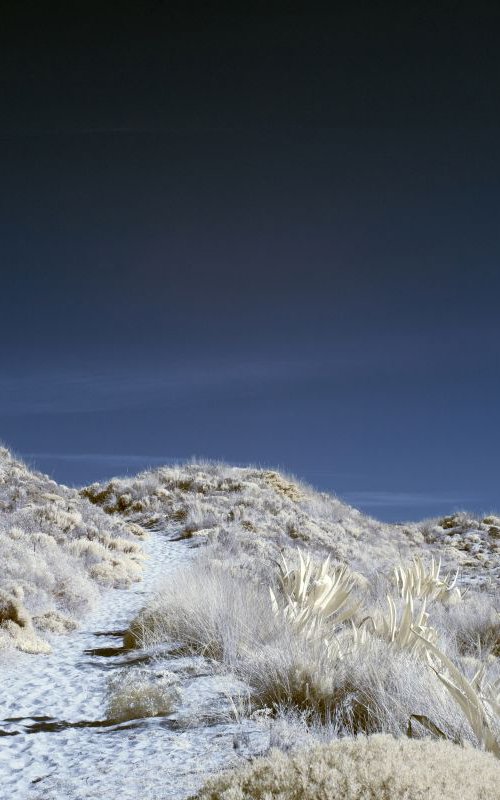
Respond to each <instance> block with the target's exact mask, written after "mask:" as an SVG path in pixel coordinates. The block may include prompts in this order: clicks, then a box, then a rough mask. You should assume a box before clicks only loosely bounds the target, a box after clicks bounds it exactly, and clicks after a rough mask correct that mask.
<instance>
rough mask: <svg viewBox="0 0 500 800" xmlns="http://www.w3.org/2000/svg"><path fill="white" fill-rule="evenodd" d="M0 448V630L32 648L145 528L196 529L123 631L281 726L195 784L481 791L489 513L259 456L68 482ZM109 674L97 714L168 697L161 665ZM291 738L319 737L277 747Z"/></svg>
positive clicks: (491, 546)
mask: <svg viewBox="0 0 500 800" xmlns="http://www.w3.org/2000/svg"><path fill="white" fill-rule="evenodd" d="M0 466H1V470H2V471H1V477H0V503H1V511H2V516H1V518H0V556H1V557H2V558H3V560H4V561H5V564H6V568H5V570H4V572H3V573H2V576H1V582H0V643H1V642H2V639H3V641H4V643H5V642H8V641H11V642H14V643H15V645H16V646H17V647H19V648H21V649H25V650H28V651H29V652H47V650H48V645H47V643H46V641H45V640H44V638H43V634H44V632H51V633H64V632H65V631H68V630H70V629H72V627H74V625H75V624H76V620H77V618H78V616H79V615H80V614H81V613H83V611H84V610H85V609H86V608H88V607H89V606H90V605H91V604H92V603H93V602H94V599H95V598H96V587H97V586H98V585H99V584H100V585H107V586H122V587H125V586H127V585H129V584H130V582H131V581H133V580H136V579H138V578H139V577H140V561H141V548H140V544H139V542H138V538H140V537H141V536H143V535H145V529H151V530H155V529H158V530H163V531H166V532H167V534H168V535H170V536H171V537H172V538H177V539H181V540H182V539H191V540H192V541H193V542H194V543H196V544H200V545H204V546H203V547H200V549H199V550H197V552H196V557H195V558H194V560H190V561H189V563H188V564H187V565H186V566H183V567H182V568H180V569H179V570H178V571H177V572H176V573H174V574H173V575H171V576H170V577H169V579H168V580H166V581H165V583H164V584H163V586H162V587H161V588H160V590H159V591H158V593H157V594H156V595H155V596H154V597H153V598H152V599H150V601H149V602H148V603H147V604H146V606H145V607H144V608H143V609H142V611H141V612H140V613H139V614H138V615H137V617H136V618H135V619H134V620H132V621H131V623H130V626H129V629H128V630H127V632H126V634H125V638H124V644H125V645H126V646H127V647H129V648H133V647H143V646H155V645H158V644H161V643H164V642H169V643H172V642H174V643H176V645H177V647H176V652H177V653H179V654H181V655H186V654H196V655H200V656H203V657H204V659H205V662H206V663H207V664H208V665H209V668H211V670H212V672H213V673H214V674H215V673H217V674H221V673H222V674H226V675H227V676H228V677H229V676H230V677H232V678H236V679H237V681H239V682H240V683H241V685H243V686H244V687H246V689H245V691H247V690H248V696H247V700H246V701H245V702H246V703H247V707H246V708H245V714H246V715H256V716H257V717H259V718H261V719H267V720H270V721H271V722H270V724H271V726H278V727H279V726H280V725H282V726H283V730H284V729H285V728H286V727H287V725H288V727H289V730H291V729H292V727H293V726H291V725H289V720H292V719H300V726H298V725H295V727H293V730H294V735H293V738H294V745H293V748H292V750H293V751H294V753H293V754H292V755H284V754H282V753H278V752H274V753H273V754H272V755H271V756H270V757H269V758H268V759H267V760H264V761H257V762H255V764H254V765H250V766H248V767H245V768H243V769H241V770H239V771H236V772H235V773H232V774H231V775H228V776H219V777H217V778H214V779H213V781H212V782H210V783H209V784H208V785H207V787H206V788H205V789H204V790H202V792H201V793H200V794H199V796H198V797H199V798H200V800H202V799H203V800H216V798H219V797H220V798H221V800H222V798H224V800H233V798H234V800H244V798H247V797H248V798H250V797H251V798H259V797H262V799H263V800H264V798H267V797H270V796H273V797H276V798H283V800H293V798H295V797H297V798H299V797H300V798H304V799H305V800H306V799H307V798H308V797H311V800H312V798H313V797H314V800H318V798H320V797H323V796H324V797H325V798H326V797H330V796H332V797H334V796H337V795H335V791H337V786H338V787H339V791H340V789H342V792H343V794H339V795H338V796H339V797H345V798H347V797H349V798H352V800H356V798H358V797H359V798H360V800H361V798H365V797H366V798H368V797H376V798H377V800H383V798H386V797H387V798H389V797H390V798H398V797H401V798H403V797H404V798H406V799H407V800H413V798H415V800H417V798H418V800H420V799H421V798H424V797H425V798H433V797H436V798H438V797H439V798H442V797H444V796H453V793H454V792H456V791H458V788H457V787H459V788H460V791H461V793H462V795H463V794H464V789H467V788H468V787H469V785H470V787H471V789H470V792H469V794H467V797H468V798H469V797H470V798H471V800H472V799H473V798H476V797H477V798H478V800H479V798H482V800H489V798H490V797H491V798H492V799H493V797H495V798H496V797H497V794H493V793H492V792H493V790H494V788H495V787H496V786H497V781H498V777H499V776H498V769H499V766H498V761H497V760H495V759H494V756H497V755H500V614H499V608H500V603H499V598H498V577H499V573H500V537H499V536H498V535H497V530H500V519H499V518H498V517H495V516H494V515H490V516H489V517H485V518H482V519H476V518H473V517H470V516H468V515H466V514H463V513H461V514H456V515H453V516H450V517H446V518H443V519H436V520H430V521H429V520H427V521H425V522H423V523H422V524H420V525H418V524H413V523H412V524H408V525H388V524H384V523H380V522H377V521H376V520H373V519H370V518H368V517H366V516H364V515H363V514H361V513H360V512H358V511H356V510H355V509H353V508H351V507H350V506H348V505H346V504H344V503H342V502H341V501H340V500H338V499H337V498H335V497H332V496H329V495H326V494H321V493H317V492H314V491H313V490H312V489H311V488H310V487H308V486H306V485H304V484H302V483H299V482H297V481H295V480H294V479H293V478H290V477H286V476H283V475H280V474H279V473H277V472H274V471H270V470H260V469H255V468H235V467H229V466H226V465H221V464H209V463H201V464H194V463H193V464H187V465H184V466H179V467H163V468H161V469H158V470H154V471H150V472H145V473H142V474H140V475H138V476H136V477H135V478H123V479H118V478H116V479H113V480H112V481H110V482H108V483H106V484H104V485H101V484H93V485H92V486H90V487H86V488H85V489H82V490H80V491H79V492H77V491H76V490H72V489H68V488H67V487H62V486H58V485H57V484H55V483H54V482H53V481H50V480H49V479H48V478H47V477H45V476H42V475H39V474H37V473H33V472H31V471H30V470H28V469H27V468H26V467H25V466H24V465H23V464H22V463H21V462H19V461H17V460H16V459H14V458H13V457H12V456H11V455H10V454H9V453H8V451H6V450H2V451H1V452H0ZM205 662H204V663H205ZM109 690H110V692H109V704H108V710H107V713H108V718H109V719H110V720H117V721H123V720H128V719H134V718H137V717H143V716H155V715H168V714H170V713H171V711H172V710H173V709H174V707H175V705H176V703H177V701H178V699H179V694H178V689H177V679H176V678H175V677H174V676H173V675H172V674H171V673H167V672H165V671H162V670H161V667H159V672H158V671H148V670H147V669H146V670H145V669H136V668H128V669H125V670H123V671H122V672H120V673H118V674H117V675H116V676H115V677H114V678H113V680H112V681H111V682H110V686H109ZM275 729H277V728H276V727H275ZM353 737H358V738H356V739H353ZM367 737H368V738H367ZM392 737H396V738H392ZM272 738H273V736H272V735H271V739H272ZM274 738H275V740H276V741H275V743H278V744H280V746H282V744H281V743H280V742H279V741H278V740H279V737H276V736H275V737H274ZM331 740H335V741H333V743H332V741H331ZM337 740H340V741H337ZM446 740H447V741H446ZM311 741H312V742H316V743H317V742H318V741H327V742H328V743H327V744H324V745H322V746H321V747H317V746H316V749H314V750H311V751H308V752H307V753H302V754H301V753H300V752H295V750H296V748H297V746H298V745H300V744H302V745H303V744H304V743H307V742H309V743H310V742H311ZM458 745H461V746H460V747H459V746H458ZM464 745H465V747H463V746H464ZM285 749H287V748H286V747H285ZM479 750H488V751H490V754H491V755H485V754H484V753H480V752H478V751H479ZM449 759H453V765H454V770H453V774H452V772H451V770H450V769H449V765H448V766H447V767H446V768H445V764H446V763H447V762H448V761H449ZM480 773H481V778H480V779H479V774H480ZM436 775H438V776H439V780H438V781H437V782H436ZM292 776H293V780H292ZM457 776H458V777H457ZM467 781H469V783H467ZM481 781H482V782H481ZM336 782H337V783H336ZM297 787H298V788H297ZM332 787H333V788H332ZM334 790H335V791H334ZM270 792H272V795H271V794H270ZM297 792H299V793H298V794H297ZM325 792H328V793H327V794H325ZM332 792H333V794H332ZM367 792H369V793H368V794H367ZM474 792H476V794H474Z"/></svg>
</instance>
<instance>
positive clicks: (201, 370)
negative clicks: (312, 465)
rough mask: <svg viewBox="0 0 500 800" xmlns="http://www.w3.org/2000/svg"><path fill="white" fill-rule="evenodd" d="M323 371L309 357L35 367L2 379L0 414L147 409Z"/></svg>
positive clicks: (0, 384)
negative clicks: (98, 367) (197, 393)
mask: <svg viewBox="0 0 500 800" xmlns="http://www.w3.org/2000/svg"><path fill="white" fill-rule="evenodd" d="M320 369H321V367H320V365H319V364H317V363H316V364H314V363H312V362H311V361H310V360H307V359H304V360H297V361H290V360H275V361H251V362H250V361H248V362H245V361H242V362H214V363H212V364H210V363H206V362H205V363H203V364H196V363H194V364H193V363H190V364H185V365H174V366H168V365H163V366H162V365H160V366H158V368H149V369H144V368H131V369H130V370H127V371H124V370H110V371H106V372H103V371H94V370H85V371H84V370H82V371H70V370H51V371H43V372H42V371H33V372H31V373H29V374H23V375H10V376H9V375H6V376H5V375H4V376H3V377H2V378H0V413H3V414H9V415H16V416H17V415H23V414H53V413H79V412H80V413H81V412H89V411H106V410H113V409H120V408H130V407H149V406H151V405H157V404H163V403H165V402H172V401H176V400H179V399H183V398H184V397H186V396H188V395H189V394H191V393H192V392H194V391H207V392H208V391H217V390H220V389H231V387H233V388H239V389H242V388H245V387H246V388H255V387H266V386H269V385H271V384H276V383H280V382H285V383H286V382H288V381H294V380H297V379H299V380H301V379H303V378H307V377H308V376H311V375H312V374H314V373H317V372H318V371H319V370H320Z"/></svg>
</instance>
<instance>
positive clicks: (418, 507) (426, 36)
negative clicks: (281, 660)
mask: <svg viewBox="0 0 500 800" xmlns="http://www.w3.org/2000/svg"><path fill="white" fill-rule="evenodd" d="M79 7H80V6H79V4H78V3H75V4H71V8H70V9H69V10H68V9H67V8H66V4H61V5H59V4H44V6H43V9H40V8H39V9H38V10H37V9H36V8H35V9H34V10H31V9H30V7H29V5H28V4H25V3H16V4H12V8H10V9H9V10H8V12H7V13H6V15H5V24H4V28H3V31H2V37H3V41H1V42H0V44H1V47H0V51H1V56H0V70H1V71H0V75H1V82H0V97H1V110H2V113H1V123H0V162H1V163H0V167H1V187H2V190H1V208H0V245H1V270H2V274H1V284H0V333H1V338H0V347H1V351H0V352H1V362H0V363H1V374H0V435H1V436H2V438H3V440H4V441H5V443H6V444H8V445H9V446H11V447H12V448H14V449H15V450H16V451H17V452H18V453H20V454H22V455H24V456H26V457H27V458H28V460H30V461H31V463H33V464H35V465H37V466H39V467H40V468H42V469H44V470H47V471H50V472H51V473H52V474H53V475H54V476H55V477H56V478H57V479H58V480H61V481H63V482H67V483H70V482H76V483H83V482H88V481H90V480H93V479H99V478H102V477H104V476H109V475H111V474H113V473H117V472H118V473H123V472H135V471H137V470H138V469H140V468H143V467H144V466H147V465H148V464H152V465H156V464H158V463H160V462H161V461H162V460H171V459H184V458H188V457H190V456H193V455H194V456H199V457H207V458H217V459H224V460H227V461H230V462H234V463H247V462H252V463H260V464H265V465H275V466H280V467H282V468H283V469H285V470H288V471H290V472H293V473H295V474H297V475H298V476H300V477H303V478H305V479H306V480H308V481H309V482H310V483H312V484H313V485H315V486H318V487H320V488H324V489H328V490H332V491H336V492H337V493H339V494H340V495H341V496H344V497H346V498H347V499H348V500H350V501H351V502H353V503H355V504H356V505H358V506H359V507H361V508H363V509H366V510H368V511H369V512H370V513H373V514H375V515H377V516H380V517H381V518H385V519H405V518H419V517H423V516H428V515H434V514H438V513H442V512H446V511H449V510H451V509H453V508H457V507H468V508H470V509H473V510H478V511H480V510H485V511H489V510H492V509H495V508H496V509H497V510H498V509H499V508H500V497H499V472H500V468H499V453H500V427H499V421H500V419H499V418H500V413H499V403H498V398H499V390H500V309H499V305H500V304H499V298H500V260H499V258H500V213H499V212H500V154H499V151H500V148H499V142H500V110H499V109H500V105H499V101H500V96H499V95H500V89H499V87H500V58H499V56H498V53H499V48H498V46H499V44H500V39H499V35H498V34H499V31H500V18H499V15H498V12H497V11H496V10H495V6H494V4H492V5H491V6H488V5H484V6H477V7H476V9H475V11H474V12H469V13H467V14H462V13H461V12H460V10H459V7H458V6H457V4H455V3H443V4H440V11H439V12H436V11H435V9H433V4H429V5H427V4H425V3H418V4H415V5H412V4H405V5H404V7H403V6H402V4H401V5H400V7H399V9H397V10H390V8H389V6H388V5H387V4H384V5H383V6H382V5H381V6H378V7H377V4H373V3H371V4H358V5H356V4H354V5H353V6H350V7H349V8H350V11H349V12H348V13H342V14H340V13H338V14H331V15H329V16H326V15H325V14H324V13H323V14H320V15H316V14H315V13H314V12H313V10H310V11H308V12H307V13H302V14H300V15H294V14H291V13H285V12H283V11H281V13H280V14H276V15H275V14H274V13H273V12H272V11H271V10H270V7H269V6H268V5H267V6H266V5H262V6H260V5H259V3H256V4H254V6H253V11H252V13H251V14H245V15H238V14H237V13H235V12H231V13H229V14H223V13H222V12H220V13H217V14H214V13H213V11H211V10H210V9H208V6H207V9H208V10H206V11H205V12H202V13H196V14H195V13H194V12H193V13H192V14H191V15H190V16H187V15H186V13H176V11H175V8H174V6H173V5H172V4H164V3H144V4H141V6H140V7H139V4H136V3H134V4H130V5H128V4H126V3H125V4H123V5H122V10H121V12H120V14H118V15H112V14H111V13H110V12H109V13H105V12H103V11H102V9H101V10H100V9H99V8H98V7H97V6H96V8H95V10H94V9H93V6H92V4H89V3H86V4H84V5H82V6H81V8H82V9H83V11H82V12H81V13H79V12H78V8H79Z"/></svg>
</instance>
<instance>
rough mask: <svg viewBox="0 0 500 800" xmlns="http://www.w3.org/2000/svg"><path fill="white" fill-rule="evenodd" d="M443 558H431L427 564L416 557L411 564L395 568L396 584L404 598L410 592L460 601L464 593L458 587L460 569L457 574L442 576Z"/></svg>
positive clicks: (452, 602)
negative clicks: (437, 559)
mask: <svg viewBox="0 0 500 800" xmlns="http://www.w3.org/2000/svg"><path fill="white" fill-rule="evenodd" d="M440 573H441V559H439V561H438V562H436V561H435V559H434V556H433V557H432V559H431V563H430V566H426V565H425V564H424V562H423V561H422V559H421V558H420V557H418V556H417V557H414V558H413V563H412V564H410V565H406V566H405V565H403V564H401V565H399V566H398V567H395V569H394V576H395V579H396V585H397V587H398V591H399V594H400V596H401V597H402V598H403V599H404V598H406V596H407V595H408V594H410V595H412V596H413V597H415V598H418V599H424V598H427V599H429V600H440V601H441V602H445V603H448V604H450V605H451V604H454V603H458V602H460V600H461V599H462V597H463V595H462V592H461V591H460V589H459V588H458V587H457V585H456V584H457V580H458V570H457V572H456V574H455V576H454V577H453V578H452V577H451V575H445V576H444V577H440Z"/></svg>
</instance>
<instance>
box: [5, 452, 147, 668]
mask: <svg viewBox="0 0 500 800" xmlns="http://www.w3.org/2000/svg"><path fill="white" fill-rule="evenodd" d="M144 535H145V531H143V529H142V528H141V527H140V526H138V525H134V524H130V523H129V522H128V521H125V520H121V519H120V518H116V519H110V517H109V516H108V515H107V514H105V513H104V512H103V511H102V510H101V509H99V508H97V507H96V506H95V505H93V504H91V503H90V502H89V501H88V500H86V499H85V498H82V497H81V496H80V495H79V493H78V492H77V491H76V490H74V489H69V488H67V487H65V486H60V485H58V484H56V483H55V481H52V480H50V479H49V478H48V477H47V476H45V475H41V474H40V473H37V472H33V471H32V470H30V469H28V467H26V465H25V464H23V463H22V462H21V461H19V460H18V459H16V458H14V457H13V456H12V454H11V453H10V452H9V451H8V450H7V449H5V448H1V449H0V563H1V565H2V570H1V574H0V648H1V647H2V646H8V645H14V646H15V647H18V648H19V649H21V650H25V651H27V652H31V653H46V652H49V651H50V646H49V645H48V643H47V642H46V640H45V639H44V636H43V634H44V633H45V632H52V633H64V632H66V631H68V630H71V629H72V628H74V627H75V625H76V623H77V620H78V618H79V617H80V616H81V615H82V614H83V613H84V612H85V610H86V609H88V608H90V607H91V606H92V605H93V604H94V602H95V601H96V599H97V597H98V585H104V586H122V587H126V586H129V585H130V583H131V582H132V581H136V580H139V579H140V576H141V558H142V556H141V548H140V545H139V544H138V543H137V539H138V538H140V537H141V536H144Z"/></svg>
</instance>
